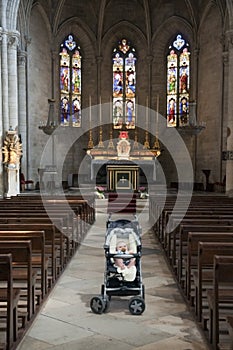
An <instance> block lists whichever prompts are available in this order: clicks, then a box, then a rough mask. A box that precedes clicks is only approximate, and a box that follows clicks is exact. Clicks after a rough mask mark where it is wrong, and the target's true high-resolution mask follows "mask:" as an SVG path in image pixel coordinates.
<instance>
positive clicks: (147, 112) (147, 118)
mask: <svg viewBox="0 0 233 350" xmlns="http://www.w3.org/2000/svg"><path fill="white" fill-rule="evenodd" d="M148 121H149V102H148V96H147V97H146V128H147V129H148V126H149V124H148Z"/></svg>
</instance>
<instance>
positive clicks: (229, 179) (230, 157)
mask: <svg viewBox="0 0 233 350" xmlns="http://www.w3.org/2000/svg"><path fill="white" fill-rule="evenodd" d="M226 37H227V44H228V58H229V70H228V74H229V75H228V95H227V107H228V108H227V127H228V135H229V136H228V138H227V152H226V194H227V195H228V196H233V99H232V96H233V30H231V31H228V32H227V33H226Z"/></svg>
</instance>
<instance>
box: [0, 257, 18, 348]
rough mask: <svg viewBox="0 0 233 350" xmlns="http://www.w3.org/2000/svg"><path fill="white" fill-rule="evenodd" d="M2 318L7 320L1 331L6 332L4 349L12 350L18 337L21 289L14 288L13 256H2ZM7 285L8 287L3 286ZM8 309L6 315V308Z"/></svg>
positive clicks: (0, 290) (0, 308) (0, 271)
mask: <svg viewBox="0 0 233 350" xmlns="http://www.w3.org/2000/svg"><path fill="white" fill-rule="evenodd" d="M0 283H1V288H0V304H1V307H0V318H1V319H3V318H6V326H5V327H4V328H1V331H4V332H6V343H5V344H4V348H6V350H10V349H11V348H12V345H13V343H14V341H16V340H17V337H18V302H19V298H20V289H19V288H13V272H12V256H11V254H0ZM2 284H3V285H5V284H6V287H4V286H2ZM5 307H6V313H5V312H4V308H5Z"/></svg>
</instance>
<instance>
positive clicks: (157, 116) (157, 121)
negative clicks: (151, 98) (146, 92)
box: [156, 95, 159, 132]
mask: <svg viewBox="0 0 233 350" xmlns="http://www.w3.org/2000/svg"><path fill="white" fill-rule="evenodd" d="M156 130H157V132H158V130H159V95H157V113H156Z"/></svg>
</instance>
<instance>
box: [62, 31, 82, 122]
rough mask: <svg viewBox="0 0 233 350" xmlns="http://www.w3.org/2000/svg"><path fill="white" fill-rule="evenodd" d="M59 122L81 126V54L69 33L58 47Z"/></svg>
mask: <svg viewBox="0 0 233 350" xmlns="http://www.w3.org/2000/svg"><path fill="white" fill-rule="evenodd" d="M60 123H61V125H64V126H76V127H80V126H81V55H80V47H79V46H77V44H76V42H75V41H74V38H73V36H72V35H71V34H69V35H68V37H67V38H66V39H65V40H64V42H63V43H62V44H61V49H60Z"/></svg>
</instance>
